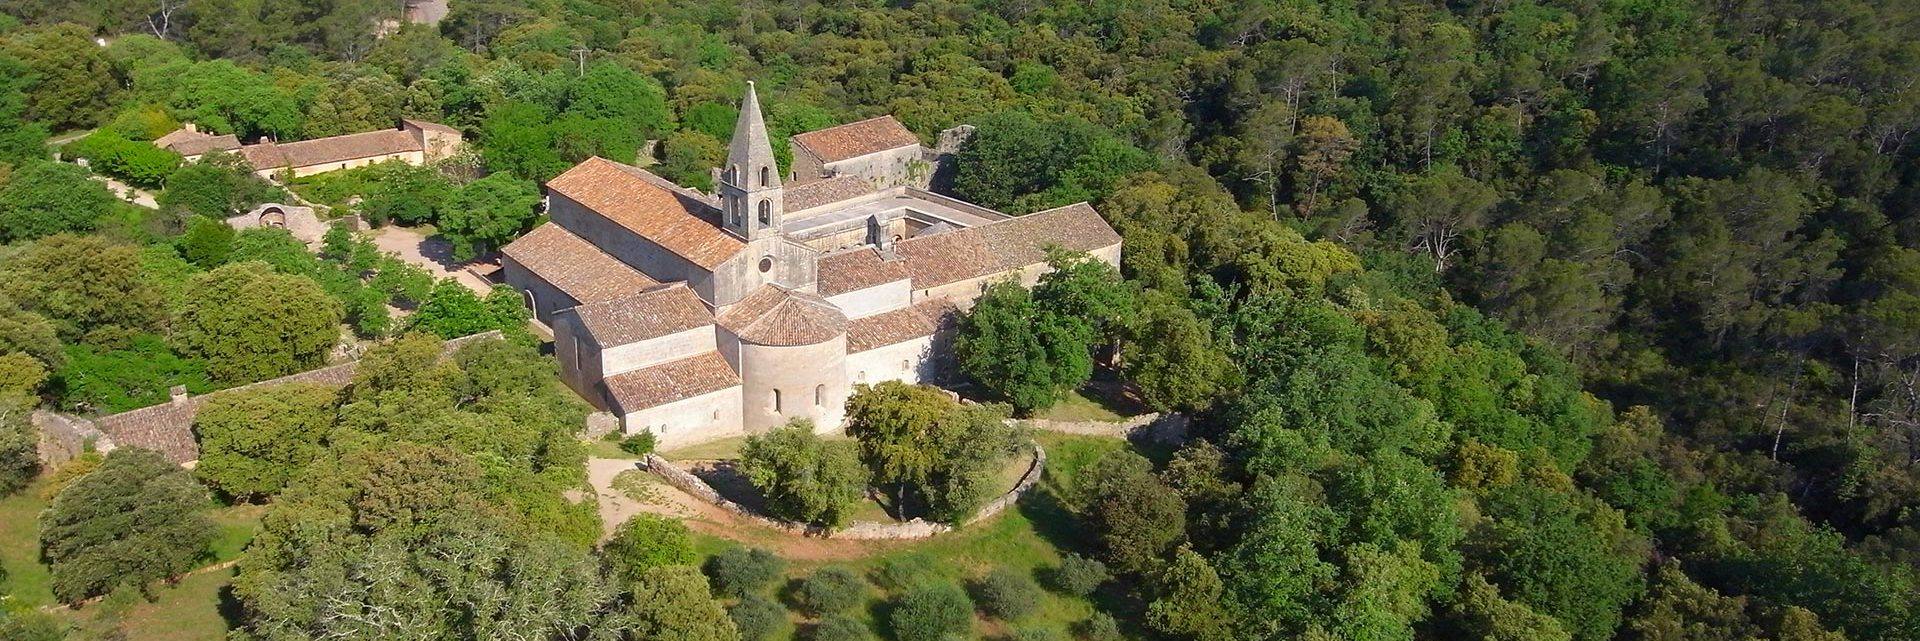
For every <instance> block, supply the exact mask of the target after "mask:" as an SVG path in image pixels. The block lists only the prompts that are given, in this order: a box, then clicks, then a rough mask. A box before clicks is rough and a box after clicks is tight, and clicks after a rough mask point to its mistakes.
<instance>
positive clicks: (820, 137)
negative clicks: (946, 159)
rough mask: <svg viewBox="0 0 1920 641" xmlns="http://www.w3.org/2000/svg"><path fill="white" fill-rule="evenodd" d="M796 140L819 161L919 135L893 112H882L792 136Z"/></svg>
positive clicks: (879, 148)
mask: <svg viewBox="0 0 1920 641" xmlns="http://www.w3.org/2000/svg"><path fill="white" fill-rule="evenodd" d="M793 142H794V143H795V144H798V145H800V146H801V147H804V148H805V149H806V150H807V152H808V153H811V154H813V155H814V157H815V158H819V159H820V162H837V161H841V160H846V159H848V158H854V157H857V156H865V155H867V154H870V153H874V152H878V151H886V150H888V149H898V148H900V147H905V146H907V145H918V144H920V137H919V136H915V135H913V132H911V131H907V126H906V125H902V124H900V121H898V120H894V119H893V116H880V117H878V118H868V119H866V120H862V121H859V122H850V123H847V124H844V125H840V126H838V127H828V128H826V129H821V130H819V131H809V132H807V133H804V134H798V135H795V136H794V137H793Z"/></svg>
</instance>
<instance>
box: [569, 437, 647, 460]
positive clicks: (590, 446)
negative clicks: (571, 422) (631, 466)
mask: <svg viewBox="0 0 1920 641" xmlns="http://www.w3.org/2000/svg"><path fill="white" fill-rule="evenodd" d="M581 442H582V443H586V444H587V457H588V458H611V459H622V460H638V459H639V458H640V455H639V454H629V453H627V451H626V450H623V449H620V442H619V441H609V440H606V439H601V438H596V439H592V440H588V441H581Z"/></svg>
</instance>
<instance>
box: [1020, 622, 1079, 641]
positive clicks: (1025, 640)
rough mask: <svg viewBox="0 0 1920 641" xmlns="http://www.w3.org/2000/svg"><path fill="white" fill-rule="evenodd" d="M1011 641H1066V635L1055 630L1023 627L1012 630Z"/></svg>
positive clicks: (1029, 626)
mask: <svg viewBox="0 0 1920 641" xmlns="http://www.w3.org/2000/svg"><path fill="white" fill-rule="evenodd" d="M1009 638H1010V639H1012V641H1067V635H1065V634H1063V633H1061V632H1060V630H1058V629H1055V628H1049V627H1046V626H1040V625H1024V626H1020V627H1018V628H1014V629H1013V635H1012V636H1010V637H1009Z"/></svg>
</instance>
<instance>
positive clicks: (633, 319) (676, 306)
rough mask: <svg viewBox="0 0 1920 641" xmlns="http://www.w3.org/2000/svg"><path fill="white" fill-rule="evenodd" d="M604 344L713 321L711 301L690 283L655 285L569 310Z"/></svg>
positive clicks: (632, 340) (610, 344) (568, 311)
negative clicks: (695, 291)
mask: <svg viewBox="0 0 1920 641" xmlns="http://www.w3.org/2000/svg"><path fill="white" fill-rule="evenodd" d="M561 313H563V314H573V315H574V316H575V317H576V318H578V319H579V321H580V326H581V327H582V328H585V329H586V331H587V334H588V335H589V336H592V337H593V341H594V342H595V343H597V344H599V345H600V346H601V347H613V346H615V345H626V344H628V343H634V342H638V341H644V340H647V339H650V338H659V337H661V336H666V335H668V334H673V333H676V332H684V331H686V330H689V329H693V328H695V327H701V326H705V325H710V324H712V323H713V314H711V313H709V312H707V304H706V303H703V302H700V297H699V296H698V295H696V294H694V293H693V289H692V288H689V287H687V284H686V283H668V284H665V285H656V286H654V287H653V288H652V289H648V290H643V291H640V292H638V293H630V295H628V296H626V297H623V298H617V299H613V300H607V301H601V302H597V303H588V304H585V305H581V306H579V307H574V308H572V309H568V310H565V311H563V312H561Z"/></svg>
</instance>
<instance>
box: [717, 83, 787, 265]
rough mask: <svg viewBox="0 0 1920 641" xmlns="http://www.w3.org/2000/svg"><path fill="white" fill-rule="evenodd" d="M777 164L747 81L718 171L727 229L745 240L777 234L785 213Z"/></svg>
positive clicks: (758, 101) (750, 85)
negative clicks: (725, 163) (729, 139)
mask: <svg viewBox="0 0 1920 641" xmlns="http://www.w3.org/2000/svg"><path fill="white" fill-rule="evenodd" d="M781 195H782V190H781V183H780V166H779V165H778V164H777V163H775V162H774V159H773V142H772V141H771V140H769V139H768V137H767V122H766V120H765V119H764V118H762V117H761V115H760V95H759V93H758V92H757V91H755V89H754V86H753V81H751V80H749V81H747V95H746V97H745V98H742V99H741V100H740V119H739V120H738V121H736V122H735V123H734V125H733V140H731V141H728V143H727V166H726V167H723V168H721V170H720V197H721V200H722V201H724V204H725V205H726V228H727V229H728V230H731V231H733V232H734V233H736V234H739V235H741V236H744V237H746V238H747V239H748V240H753V239H757V238H761V237H763V236H768V235H777V234H779V233H780V222H781V218H782V216H783V215H784V214H785V213H786V208H785V206H784V203H783V202H782V198H781Z"/></svg>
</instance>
